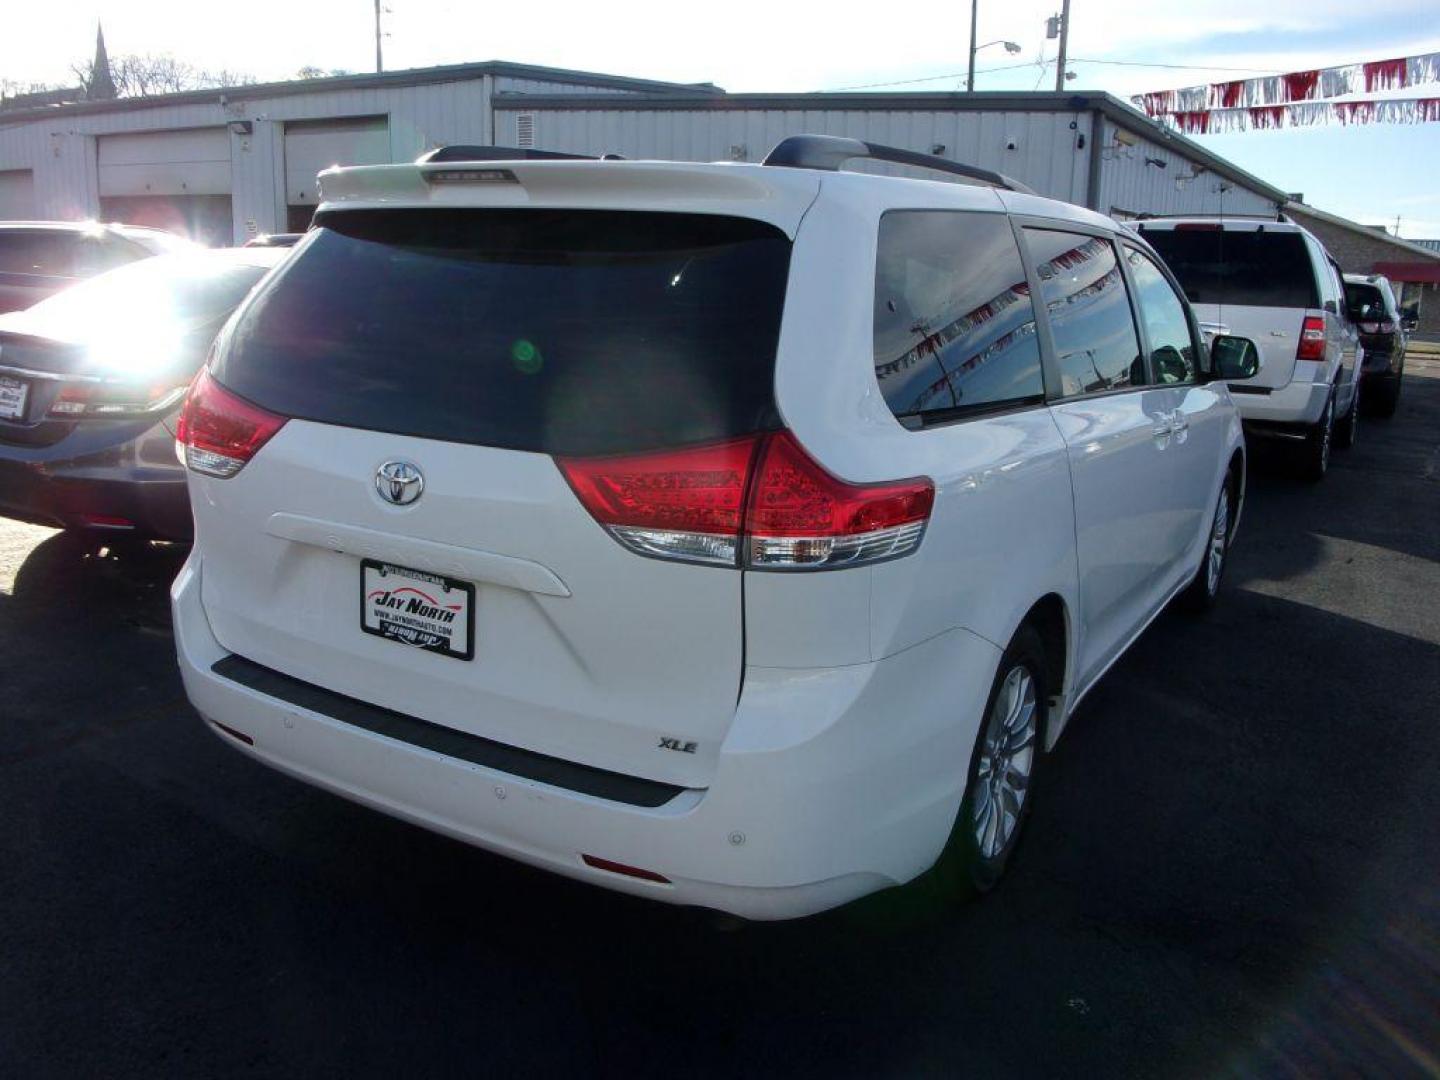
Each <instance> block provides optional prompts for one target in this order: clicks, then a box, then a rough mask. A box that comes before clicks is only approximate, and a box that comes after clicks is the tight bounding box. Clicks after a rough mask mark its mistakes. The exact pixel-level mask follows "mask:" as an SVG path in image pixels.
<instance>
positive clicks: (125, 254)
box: [71, 236, 137, 277]
mask: <svg viewBox="0 0 1440 1080" xmlns="http://www.w3.org/2000/svg"><path fill="white" fill-rule="evenodd" d="M136 257H137V255H136V249H135V245H134V244H131V243H130V242H129V241H128V240H121V239H118V238H116V237H104V236H87V237H84V238H82V239H81V240H80V243H79V244H78V245H77V246H76V249H75V266H74V269H73V270H72V271H71V273H73V274H75V275H76V276H77V277H89V276H91V275H92V274H101V273H104V272H105V271H106V270H114V269H115V268H116V267H117V266H124V265H125V264H126V263H130V262H134V261H135V259H136Z"/></svg>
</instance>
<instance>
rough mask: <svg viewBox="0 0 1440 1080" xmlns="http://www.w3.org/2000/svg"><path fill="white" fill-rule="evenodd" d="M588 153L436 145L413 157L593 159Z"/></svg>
mask: <svg viewBox="0 0 1440 1080" xmlns="http://www.w3.org/2000/svg"><path fill="white" fill-rule="evenodd" d="M594 160H595V159H594V158H593V157H591V156H590V155H589V154H562V153H560V152H559V151H558V150H522V149H521V148H520V147H518V146H465V145H463V144H459V143H457V144H455V145H453V146H437V147H436V148H435V149H434V150H427V151H426V152H425V153H423V154H421V155H420V156H419V157H418V158H416V159H415V164H416V165H429V164H432V163H435V162H441V161H594Z"/></svg>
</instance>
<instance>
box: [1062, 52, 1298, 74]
mask: <svg viewBox="0 0 1440 1080" xmlns="http://www.w3.org/2000/svg"><path fill="white" fill-rule="evenodd" d="M1069 62H1070V63H1072V64H1113V65H1115V66H1116V67H1142V68H1173V69H1176V70H1180V71H1247V72H1249V73H1250V74H1252V75H1283V74H1285V73H1284V72H1283V71H1276V70H1274V69H1273V68H1243V67H1226V66H1225V65H1224V64H1147V63H1144V62H1143V61H1140V60H1086V59H1084V58H1082V57H1079V56H1072V57H1071V58H1070V61H1069Z"/></svg>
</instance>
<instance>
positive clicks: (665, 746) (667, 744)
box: [660, 738, 696, 754]
mask: <svg viewBox="0 0 1440 1080" xmlns="http://www.w3.org/2000/svg"><path fill="white" fill-rule="evenodd" d="M695 746H696V744H695V743H693V742H681V741H680V740H679V739H666V738H662V739H661V740H660V749H661V750H675V751H677V752H679V753H681V754H693V753H694V752H695Z"/></svg>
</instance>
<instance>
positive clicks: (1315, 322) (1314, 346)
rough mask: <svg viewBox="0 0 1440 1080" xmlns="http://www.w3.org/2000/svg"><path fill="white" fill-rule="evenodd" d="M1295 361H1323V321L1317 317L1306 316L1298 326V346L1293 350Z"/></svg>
mask: <svg viewBox="0 0 1440 1080" xmlns="http://www.w3.org/2000/svg"><path fill="white" fill-rule="evenodd" d="M1295 359H1296V360H1324V359H1325V320H1324V319H1322V318H1321V317H1320V316H1319V315H1306V316H1305V321H1304V322H1303V323H1301V324H1300V344H1299V346H1298V347H1297V348H1296V349H1295Z"/></svg>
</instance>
